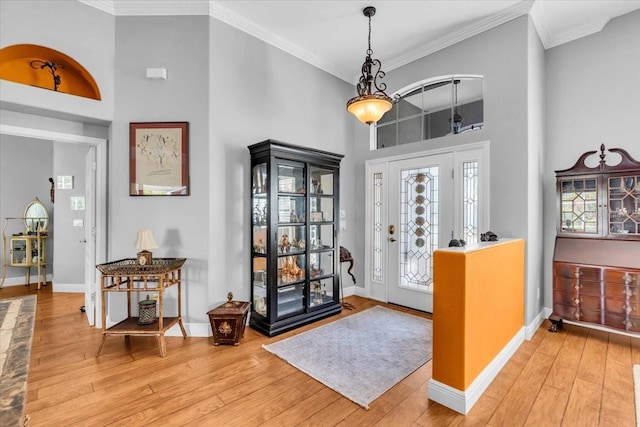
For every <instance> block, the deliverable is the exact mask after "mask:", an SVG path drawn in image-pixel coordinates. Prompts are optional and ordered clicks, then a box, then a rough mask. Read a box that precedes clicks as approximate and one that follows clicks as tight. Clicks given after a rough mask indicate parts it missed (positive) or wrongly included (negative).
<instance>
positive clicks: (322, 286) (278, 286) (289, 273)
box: [249, 140, 342, 336]
mask: <svg viewBox="0 0 640 427" xmlns="http://www.w3.org/2000/svg"><path fill="white" fill-rule="evenodd" d="M249 151H250V153H251V248H252V250H251V280H252V284H251V293H252V295H251V297H252V298H251V299H252V303H253V304H252V309H251V311H252V312H251V320H250V324H251V326H252V327H253V328H254V329H257V330H259V331H261V332H263V333H265V334H267V335H269V336H273V335H276V334H279V333H282V332H285V331H288V330H291V329H294V328H296V327H299V326H302V325H304V324H307V323H310V322H313V321H316V320H319V319H322V318H325V317H327V316H330V315H333V314H336V313H339V312H340V310H341V306H340V301H339V280H340V277H339V275H338V265H339V264H338V262H339V255H338V254H339V252H338V245H337V232H338V227H337V223H336V218H337V217H338V208H339V207H338V189H339V165H340V160H341V159H342V155H339V154H333V153H328V152H325V151H320V150H315V149H309V148H304V147H298V146H294V145H291V144H285V143H282V142H277V141H273V140H267V141H263V142H261V143H258V144H254V145H251V146H250V147H249Z"/></svg>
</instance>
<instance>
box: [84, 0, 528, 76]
mask: <svg viewBox="0 0 640 427" xmlns="http://www.w3.org/2000/svg"><path fill="white" fill-rule="evenodd" d="M79 1H80V2H81V3H83V4H86V5H88V6H91V7H95V8H96V9H99V10H102V11H103V12H106V13H109V14H111V15H115V16H159V15H209V16H211V17H213V18H215V19H218V20H220V21H222V22H224V23H226V24H228V25H231V26H232V27H235V28H237V29H238V30H240V31H243V32H245V33H247V34H250V35H252V36H254V37H256V38H257V39H259V40H262V41H264V42H265V43H268V44H270V45H272V46H274V47H276V48H278V49H281V50H283V51H285V52H287V53H289V54H291V55H293V56H294V57H296V58H299V59H301V60H303V61H305V62H307V63H309V64H311V65H313V66H315V67H317V68H319V69H321V70H324V71H326V72H327V73H329V74H332V75H334V76H336V77H338V78H339V79H342V80H344V81H345V82H347V83H351V84H355V82H357V79H358V78H359V76H356V77H355V78H354V76H353V75H351V74H349V75H342V73H341V72H340V67H338V66H337V65H336V64H334V63H331V62H330V61H326V60H324V59H323V58H321V57H319V56H318V55H316V54H314V53H313V52H311V51H309V50H307V49H303V48H302V47H300V46H298V45H296V44H295V43H292V42H290V41H289V40H287V39H285V38H283V37H280V36H279V35H277V34H276V33H274V32H272V31H269V30H266V29H265V28H263V27H261V26H259V25H257V24H256V23H255V22H252V21H250V20H248V19H246V18H244V17H243V16H240V15H238V14H236V13H234V12H232V11H231V10H229V9H227V8H225V7H224V6H223V4H224V2H222V1H214V0H181V1H179V2H178V1H175V2H173V1H162V0H127V1H115V0H79ZM533 4H534V0H523V1H519V2H516V3H514V4H513V5H512V6H509V7H507V8H506V9H503V10H501V11H499V12H498V13H496V14H494V15H491V16H488V17H486V18H484V19H481V20H479V21H477V22H474V23H472V24H471V25H468V26H466V27H464V28H462V29H460V30H458V31H454V32H452V33H450V34H447V35H445V36H444V37H441V38H439V39H437V40H434V41H432V42H430V43H427V44H425V45H422V46H420V48H418V49H415V50H413V51H411V52H408V53H406V54H404V55H400V56H398V57H396V58H391V59H389V60H387V61H386V62H385V70H386V71H387V72H388V71H391V70H394V69H396V68H399V67H401V66H403V65H406V64H408V63H410V62H413V61H415V60H417V59H420V58H423V57H425V56H427V55H430V54H432V53H434V52H437V51H439V50H442V49H445V48H447V47H449V46H452V45H454V44H456V43H459V42H461V41H463V40H466V39H468V38H471V37H473V36H476V35H478V34H480V33H483V32H485V31H487V30H490V29H492V28H495V27H497V26H499V25H502V24H504V23H505V22H509V21H511V20H512V19H515V18H518V17H520V16H522V15H526V14H527V13H529V11H530V10H531V8H532V6H533Z"/></svg>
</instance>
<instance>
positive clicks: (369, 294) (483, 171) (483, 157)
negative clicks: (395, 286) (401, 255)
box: [363, 133, 491, 302]
mask: <svg viewBox="0 0 640 427" xmlns="http://www.w3.org/2000/svg"><path fill="white" fill-rule="evenodd" d="M370 135H372V134H371V133H370ZM470 151H480V156H479V157H478V160H479V161H480V165H479V167H480V169H479V173H480V188H479V191H480V194H479V196H480V197H482V198H483V200H484V201H485V203H482V205H483V206H482V209H481V210H480V211H479V218H478V219H479V222H478V226H479V227H480V229H481V230H484V229H486V230H489V229H490V228H491V227H490V222H489V219H490V218H491V211H490V209H491V207H490V205H491V203H489V200H490V196H491V195H490V182H491V176H490V174H489V172H490V170H491V164H490V158H491V142H490V141H489V140H483V141H478V142H471V143H468V144H461V145H454V146H448V147H442V148H434V149H429V150H424V151H419V152H415V153H408V154H399V155H396V156H389V157H381V158H377V159H370V160H367V161H366V162H365V204H364V206H365V227H367V226H368V225H369V224H371V221H372V214H371V200H372V191H373V188H372V187H373V182H372V179H371V177H372V175H373V173H376V172H382V173H383V190H382V191H383V195H382V199H383V200H386V199H387V180H388V176H389V173H388V170H389V164H390V163H391V162H395V161H402V160H407V159H413V158H418V157H430V156H436V155H439V154H449V153H451V154H453V157H454V160H456V158H460V157H462V158H464V159H466V158H468V157H465V156H464V155H463V156H460V154H463V153H466V152H470ZM387 210H388V207H385V209H383V216H384V218H383V224H387V223H388V212H387ZM483 227H485V228H483ZM458 228H459V227H458ZM370 234H371V233H365V254H366V256H365V266H364V268H365V274H364V292H363V294H364V295H363V296H364V297H366V298H371V299H375V300H377V301H383V302H388V295H389V289H388V282H389V280H388V277H387V272H386V271H385V272H384V274H383V276H384V279H383V280H384V284H383V287H384V290H383V291H380V292H374V291H373V282H372V280H371V275H370V272H371V264H372V261H371V259H370V257H371V236H370ZM384 257H385V259H384V265H385V266H388V262H387V259H386V257H387V254H385V255H384Z"/></svg>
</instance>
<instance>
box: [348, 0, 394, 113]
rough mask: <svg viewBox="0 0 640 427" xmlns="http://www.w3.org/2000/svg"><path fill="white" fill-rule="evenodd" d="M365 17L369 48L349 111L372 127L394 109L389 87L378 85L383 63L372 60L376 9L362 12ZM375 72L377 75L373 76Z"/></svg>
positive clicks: (349, 104) (382, 73)
mask: <svg viewBox="0 0 640 427" xmlns="http://www.w3.org/2000/svg"><path fill="white" fill-rule="evenodd" d="M362 13H363V14H364V16H366V17H367V18H369V48H368V49H367V56H366V57H365V59H364V63H363V64H362V75H361V76H360V80H359V82H358V86H357V91H358V96H356V97H355V98H351V99H350V100H349V102H347V111H348V112H350V113H351V114H353V115H355V116H356V117H357V118H358V120H360V121H361V122H362V123H366V124H368V125H370V124H371V123H375V122H377V121H378V120H380V119H381V118H382V116H383V115H384V113H386V112H387V111H389V110H390V109H391V107H392V104H391V98H389V97H388V96H387V94H386V93H384V90H385V89H386V88H387V85H386V84H384V83H379V84H378V79H379V78H380V79H381V78H384V71H382V70H381V68H382V63H381V62H380V60H378V59H372V58H371V55H372V54H373V50H371V17H372V16H373V15H375V14H376V8H375V7H373V6H367V7H365V8H364V9H363V10H362ZM374 71H375V74H372V73H373V72H374Z"/></svg>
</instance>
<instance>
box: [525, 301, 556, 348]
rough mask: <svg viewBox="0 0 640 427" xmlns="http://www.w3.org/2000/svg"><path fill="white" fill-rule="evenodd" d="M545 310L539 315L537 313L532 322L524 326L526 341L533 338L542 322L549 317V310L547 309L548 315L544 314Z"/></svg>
mask: <svg viewBox="0 0 640 427" xmlns="http://www.w3.org/2000/svg"><path fill="white" fill-rule="evenodd" d="M546 310H547V309H546V308H543V309H542V310H541V311H540V313H538V315H537V316H536V317H535V318H534V319H533V321H532V322H531V323H529V324H528V325H527V326H525V331H524V338H525V339H526V340H527V341H529V340H530V339H531V338H533V336H534V335H535V333H536V331H537V330H538V329H539V328H540V325H542V322H544V321H545V319H547V318H548V317H549V315H551V310H550V309H549V313H548V314H547V313H546Z"/></svg>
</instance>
